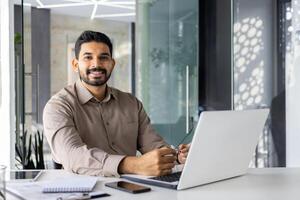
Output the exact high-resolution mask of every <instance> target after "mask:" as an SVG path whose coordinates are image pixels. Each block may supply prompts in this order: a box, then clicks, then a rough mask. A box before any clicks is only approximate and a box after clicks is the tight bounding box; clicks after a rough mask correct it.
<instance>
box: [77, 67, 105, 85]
mask: <svg viewBox="0 0 300 200" xmlns="http://www.w3.org/2000/svg"><path fill="white" fill-rule="evenodd" d="M93 72H99V73H101V75H100V76H99V77H92V78H90V76H89V75H90V74H92V73H93ZM78 74H79V78H80V80H82V81H84V82H85V83H86V84H88V85H91V86H102V85H104V84H106V83H107V81H108V80H109V78H110V75H111V73H108V72H107V70H106V69H104V68H101V67H94V68H92V69H87V70H85V72H82V71H80V70H78Z"/></svg>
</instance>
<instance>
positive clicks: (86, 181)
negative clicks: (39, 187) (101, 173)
mask: <svg viewBox="0 0 300 200" xmlns="http://www.w3.org/2000/svg"><path fill="white" fill-rule="evenodd" d="M97 179H98V178H97V177H87V176H84V177H70V178H65V179H59V180H53V181H48V182H44V184H43V192H44V193H54V192H91V191H92V190H93V188H94V187H95V185H96V183H97Z"/></svg>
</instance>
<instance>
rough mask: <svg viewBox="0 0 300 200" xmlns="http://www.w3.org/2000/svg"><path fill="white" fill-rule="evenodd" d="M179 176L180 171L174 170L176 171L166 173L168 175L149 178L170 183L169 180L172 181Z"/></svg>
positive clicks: (177, 179)
mask: <svg viewBox="0 0 300 200" xmlns="http://www.w3.org/2000/svg"><path fill="white" fill-rule="evenodd" d="M180 176H181V172H176V173H173V174H168V175H164V176H156V177H152V178H150V179H154V180H158V181H164V182H170V183H171V182H174V181H179V179H180Z"/></svg>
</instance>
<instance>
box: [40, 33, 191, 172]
mask: <svg viewBox="0 0 300 200" xmlns="http://www.w3.org/2000/svg"><path fill="white" fill-rule="evenodd" d="M112 54H113V46H112V43H111V41H110V39H109V38H108V37H107V36H106V35H105V34H103V33H100V32H93V31H85V32H83V33H82V34H81V35H80V37H79V38H78V40H77V41H76V44H75V58H74V59H73V61H72V66H73V70H74V71H75V72H77V73H78V74H79V77H80V80H78V81H77V82H76V83H75V84H73V85H70V86H67V87H65V88H63V89H62V90H61V91H60V92H58V93H57V94H56V95H54V96H53V97H52V98H51V99H50V100H49V102H48V103H47V104H46V106H45V108H44V115H43V123H44V131H45V135H46V138H47V140H48V142H49V144H50V148H51V151H52V155H53V159H54V161H55V162H57V163H60V164H62V165H63V167H64V169H67V170H70V171H73V172H75V173H79V174H88V175H103V176H118V175H119V174H120V173H133V174H142V175H165V174H168V173H171V169H172V168H173V167H174V165H175V164H174V163H175V161H176V160H178V161H179V162H180V163H184V162H185V158H186V156H187V151H188V145H181V146H180V149H179V152H180V153H179V154H178V155H177V154H176V152H175V150H174V149H172V148H170V147H169V145H168V144H167V143H165V142H164V140H163V139H162V138H161V137H160V136H159V135H158V134H156V132H155V130H154V129H153V127H152V126H151V124H150V120H149V118H148V116H147V114H146V112H145V110H144V108H143V106H142V103H141V102H140V101H139V100H137V98H135V97H134V96H132V95H131V94H128V93H125V92H121V91H119V90H117V89H114V88H112V87H109V86H107V81H108V79H109V78H110V75H111V73H112V71H113V69H114V66H115V60H114V59H113V58H112ZM137 150H138V151H140V152H141V153H142V154H143V155H142V156H139V157H137V156H136V151H137Z"/></svg>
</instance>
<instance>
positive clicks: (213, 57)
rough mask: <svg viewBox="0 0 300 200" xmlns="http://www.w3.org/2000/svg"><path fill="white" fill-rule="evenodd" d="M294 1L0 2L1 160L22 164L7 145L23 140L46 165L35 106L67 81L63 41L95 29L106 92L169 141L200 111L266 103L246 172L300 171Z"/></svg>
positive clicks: (67, 48)
mask: <svg viewBox="0 0 300 200" xmlns="http://www.w3.org/2000/svg"><path fill="white" fill-rule="evenodd" d="M299 3H300V2H298V0H251V1H249V0H201V1H198V0H187V1H182V0H23V1H21V0H15V1H9V0H1V2H0V8H1V13H0V26H1V29H0V30H1V31H0V36H1V40H0V52H1V54H0V55H1V57H0V59H1V60H0V114H1V115H0V120H1V121H0V123H1V133H0V148H1V149H0V158H1V160H0V162H2V163H6V164H7V165H9V166H10V167H11V168H15V167H17V168H22V167H24V166H22V165H23V164H24V163H25V161H26V160H25V161H24V160H23V161H21V162H20V160H18V159H19V158H18V156H19V155H18V154H19V153H20V152H18V150H16V149H15V144H17V147H24V146H26V147H27V150H28V149H29V148H31V147H29V140H30V135H32V139H31V140H32V144H31V146H34V148H42V154H43V162H44V167H46V168H52V167H53V165H52V159H51V155H50V151H49V147H48V145H47V142H46V141H45V140H44V141H42V140H38V134H37V132H39V133H41V134H40V136H41V138H42V132H43V128H42V124H43V122H42V114H43V113H42V112H43V107H44V105H45V104H46V102H47V101H48V99H49V98H50V97H51V96H52V95H54V94H55V93H56V92H58V91H59V90H60V89H61V88H63V87H64V86H66V85H68V84H71V83H73V82H74V81H75V80H76V79H77V74H75V73H74V72H72V70H71V66H70V60H71V59H72V57H73V56H74V43H75V41H76V39H77V37H78V36H79V34H80V33H81V32H82V31H84V30H95V31H101V32H104V33H106V34H108V35H109V36H110V37H111V39H112V42H113V45H114V55H113V56H114V57H115V59H116V62H117V65H116V67H115V71H114V73H113V75H112V77H111V80H110V81H109V85H111V86H113V87H116V88H119V89H121V90H123V91H125V92H131V93H132V94H134V95H136V96H137V97H138V98H139V99H140V100H141V101H142V102H143V104H144V107H145V109H146V111H147V113H148V115H149V116H150V118H151V120H152V124H153V126H154V127H155V128H156V130H157V131H158V132H159V133H160V134H161V135H162V136H163V137H164V138H165V139H166V141H167V142H169V143H170V144H173V145H175V146H177V145H178V144H179V143H181V142H190V141H191V139H192V136H193V131H194V127H195V125H196V123H197V121H198V118H199V115H200V114H201V112H202V111H205V110H244V109H257V108H270V110H271V112H270V116H269V118H268V120H267V122H266V125H265V128H264V130H263V132H262V135H261V137H260V139H259V143H258V146H257V149H256V152H255V154H254V155H253V160H252V162H251V163H250V167H292V166H300V145H299V142H300V133H299V132H300V127H299V126H300V124H299V123H297V122H298V119H300V116H299V115H300V105H299V104H297V102H298V100H299V98H300V96H299V94H300V93H299V92H297V91H300V90H299V89H298V88H299V87H300V84H299V83H298V81H299V80H298V79H299V77H300V74H299V73H300V71H299V69H298V68H297V66H299V62H300V61H299V55H298V53H297V52H299V51H298V48H299V44H300V43H299V40H300V27H299V24H300V23H299V20H300V17H299V16H300V5H299ZM298 97H299V98H298ZM216 125H217V124H216ZM25 135H26V138H25ZM24 139H26V140H24ZM25 141H26V142H25ZM35 141H37V142H36V143H35ZM42 144H43V145H42ZM34 148H33V149H34ZM211 148H212V149H213V148H214V147H213V146H212V147H211ZM21 153H23V154H24V152H21ZM40 154H41V153H35V152H32V157H31V158H32V161H33V163H34V167H37V166H40V165H38V164H37V160H38V161H39V162H40V160H39V159H38V157H40ZM27 166H28V165H27ZM31 166H32V165H31Z"/></svg>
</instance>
